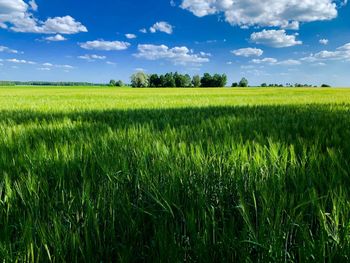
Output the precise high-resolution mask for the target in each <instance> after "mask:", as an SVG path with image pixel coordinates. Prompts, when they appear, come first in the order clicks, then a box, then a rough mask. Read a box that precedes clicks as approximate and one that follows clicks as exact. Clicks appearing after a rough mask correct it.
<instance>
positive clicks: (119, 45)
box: [79, 40, 130, 51]
mask: <svg viewBox="0 0 350 263" xmlns="http://www.w3.org/2000/svg"><path fill="white" fill-rule="evenodd" d="M79 45H80V47H81V48H84V49H88V50H105V51H119V50H125V49H128V48H129V46H130V43H128V42H122V41H105V40H94V41H88V42H85V43H80V44H79Z"/></svg>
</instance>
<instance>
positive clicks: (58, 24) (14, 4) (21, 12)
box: [0, 0, 87, 34]
mask: <svg viewBox="0 0 350 263" xmlns="http://www.w3.org/2000/svg"><path fill="white" fill-rule="evenodd" d="M36 10H38V6H37V4H36V2H35V1H30V2H28V3H26V2H25V1H23V0H0V28H3V29H9V30H12V31H15V32H22V33H40V34H76V33H79V32H87V29H86V27H85V26H84V25H83V24H81V23H80V22H78V21H75V19H74V18H73V17H71V16H64V17H54V18H48V19H47V20H46V21H41V20H39V19H37V18H35V16H34V15H33V14H32V12H31V11H36Z"/></svg>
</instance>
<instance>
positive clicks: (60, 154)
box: [0, 87, 350, 263]
mask: <svg viewBox="0 0 350 263" xmlns="http://www.w3.org/2000/svg"><path fill="white" fill-rule="evenodd" d="M169 259H170V261H171V262H349V261H350V89H312V88H310V89H297V88H289V89H288V88H286V89H277V88H276V89H274V88H272V89H262V88H247V89H231V88H226V89H225V88H223V89H203V88H202V89H131V88H99V87H94V88H86V87H85V88H83V87H74V88H60V87H58V88H57V87H56V88H53V87H38V88H37V87H0V262H6V263H7V262H33V263H34V262H169Z"/></svg>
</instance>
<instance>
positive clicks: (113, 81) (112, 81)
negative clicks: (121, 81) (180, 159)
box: [109, 79, 116, 87]
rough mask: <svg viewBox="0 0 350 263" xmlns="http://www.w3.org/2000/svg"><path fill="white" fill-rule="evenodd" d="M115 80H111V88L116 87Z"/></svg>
mask: <svg viewBox="0 0 350 263" xmlns="http://www.w3.org/2000/svg"><path fill="white" fill-rule="evenodd" d="M115 83H116V82H115V80H114V79H111V80H110V81H109V86H111V87H114V86H115Z"/></svg>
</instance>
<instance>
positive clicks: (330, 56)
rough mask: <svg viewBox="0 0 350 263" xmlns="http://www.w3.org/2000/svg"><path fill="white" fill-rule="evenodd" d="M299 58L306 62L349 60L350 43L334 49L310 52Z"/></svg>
mask: <svg viewBox="0 0 350 263" xmlns="http://www.w3.org/2000/svg"><path fill="white" fill-rule="evenodd" d="M301 60H303V61H306V62H317V61H321V62H322V61H328V60H339V61H350V43H347V44H345V45H343V46H341V47H338V48H337V49H336V50H334V51H328V50H323V51H321V52H318V53H316V54H311V55H310V56H308V57H305V58H302V59H301Z"/></svg>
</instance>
